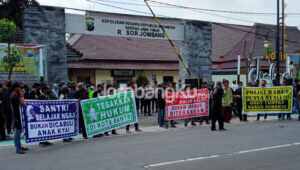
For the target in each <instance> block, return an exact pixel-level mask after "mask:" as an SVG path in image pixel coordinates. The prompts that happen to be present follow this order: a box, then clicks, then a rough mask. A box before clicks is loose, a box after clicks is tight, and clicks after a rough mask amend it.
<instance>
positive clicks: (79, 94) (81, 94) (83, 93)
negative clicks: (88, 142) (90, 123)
mask: <svg viewBox="0 0 300 170" xmlns="http://www.w3.org/2000/svg"><path fill="white" fill-rule="evenodd" d="M74 98H75V99H78V106H79V128H81V129H82V136H83V138H84V139H87V138H88V137H87V134H86V130H85V126H84V120H83V114H82V109H81V105H80V102H81V100H84V99H88V98H89V97H88V92H87V90H86V89H84V85H83V83H78V84H77V90H76V92H75V94H74Z"/></svg>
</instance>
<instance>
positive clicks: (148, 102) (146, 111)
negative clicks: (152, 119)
mask: <svg viewBox="0 0 300 170" xmlns="http://www.w3.org/2000/svg"><path fill="white" fill-rule="evenodd" d="M144 103H145V105H144V115H146V114H148V115H149V114H150V112H151V110H150V105H151V100H144Z"/></svg>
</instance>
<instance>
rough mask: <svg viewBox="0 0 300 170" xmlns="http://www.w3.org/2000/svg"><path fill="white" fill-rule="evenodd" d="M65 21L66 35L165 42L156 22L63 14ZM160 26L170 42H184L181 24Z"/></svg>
mask: <svg viewBox="0 0 300 170" xmlns="http://www.w3.org/2000/svg"><path fill="white" fill-rule="evenodd" d="M65 20H66V32H67V33H76V34H92V35H106V36H118V37H129V38H148V39H164V40H167V37H166V35H165V34H164V33H163V31H162V30H161V29H160V28H159V25H158V24H157V23H156V22H148V21H142V20H130V19H120V18H108V17H100V16H88V17H87V16H85V15H78V14H65ZM162 24H163V27H164V29H165V30H166V32H167V33H168V35H169V36H170V37H171V39H172V40H179V41H183V40H184V25H183V24H164V23H162Z"/></svg>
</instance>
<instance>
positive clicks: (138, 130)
mask: <svg viewBox="0 0 300 170" xmlns="http://www.w3.org/2000/svg"><path fill="white" fill-rule="evenodd" d="M126 88H127V91H131V90H133V89H134V85H133V84H131V83H127V87H126ZM129 128H130V125H127V126H126V133H131V132H130V130H129ZM134 128H135V131H136V132H142V130H140V129H139V123H135V124H134Z"/></svg>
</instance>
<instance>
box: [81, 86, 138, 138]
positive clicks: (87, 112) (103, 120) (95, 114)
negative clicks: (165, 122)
mask: <svg viewBox="0 0 300 170" xmlns="http://www.w3.org/2000/svg"><path fill="white" fill-rule="evenodd" d="M81 108H82V113H83V118H84V123H85V128H86V133H87V135H88V137H91V136H94V135H97V134H101V133H104V132H107V131H111V130H113V129H116V128H120V127H123V126H126V125H129V124H133V123H136V122H138V117H137V113H136V104H135V99H134V92H133V91H130V92H126V93H119V94H115V95H110V96H104V97H101V98H96V99H90V100H82V101H81Z"/></svg>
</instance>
